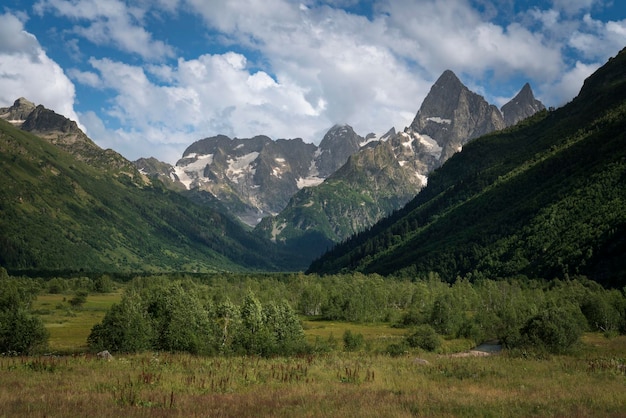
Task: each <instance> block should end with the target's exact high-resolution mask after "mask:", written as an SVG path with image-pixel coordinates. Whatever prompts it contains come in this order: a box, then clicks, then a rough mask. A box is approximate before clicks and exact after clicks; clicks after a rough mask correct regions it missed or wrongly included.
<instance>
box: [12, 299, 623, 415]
mask: <svg viewBox="0 0 626 418" xmlns="http://www.w3.org/2000/svg"><path fill="white" fill-rule="evenodd" d="M120 297H121V292H119V291H116V292H114V293H108V294H93V295H89V296H88V297H87V300H86V302H85V303H84V305H83V306H82V307H80V308H72V307H71V306H70V304H69V303H68V301H67V299H69V297H68V296H67V295H65V296H64V295H62V294H46V295H40V296H39V297H38V298H37V300H36V302H35V303H34V311H35V313H36V314H37V315H39V316H40V317H41V318H42V320H43V321H44V323H45V325H46V328H47V329H48V330H49V332H50V343H49V345H50V352H51V353H55V354H58V355H48V356H33V357H0V405H2V407H1V408H0V417H36V416H42V417H43V416H46V417H66V416H72V417H76V416H97V417H119V416H125V417H144V416H150V417H160V416H163V417H165V416H167V417H169V416H180V417H196V416H198V417H200V416H202V417H209V416H210V417H231V416H232V417H242V416H255V417H259V416H278V417H281V416H282V417H291V416H298V417H300V416H303V417H331V416H337V417H381V416H382V417H409V416H451V417H452V416H477V417H478V416H480V417H490V416H492V417H506V416H511V417H512V416H515V417H519V416H562V417H587V416H602V417H611V416H612V417H621V416H626V367H625V366H624V364H625V363H626V336H617V337H614V338H606V337H604V336H603V335H601V334H598V333H587V334H585V335H584V336H583V338H582V340H581V342H580V344H578V345H577V346H576V347H575V349H574V350H572V351H571V352H570V353H568V354H567V355H550V356H526V355H525V353H524V352H507V351H503V352H500V353H499V354H497V355H491V356H468V357H455V356H451V355H450V353H452V352H455V351H465V350H467V349H468V348H470V347H469V345H468V344H469V342H468V341H465V340H447V341H445V343H444V345H443V347H442V348H441V349H439V350H438V351H437V352H435V353H428V352H423V351H419V350H415V351H411V352H407V353H405V354H403V355H400V356H398V357H391V356H389V355H385V354H381V353H382V347H385V346H387V345H388V344H389V343H391V342H394V341H396V340H400V339H401V338H402V336H403V335H404V334H405V333H406V330H404V329H398V328H393V327H391V326H390V324H387V323H378V324H355V323H347V322H340V321H336V322H331V321H321V320H318V319H316V318H304V320H303V325H304V329H305V333H306V336H307V339H308V341H309V342H310V343H314V342H315V341H324V342H326V343H328V342H329V341H333V340H334V347H332V349H331V350H330V351H327V352H326V353H319V354H311V355H303V356H298V357H291V358H283V357H277V358H259V357H237V356H233V357H203V356H192V355H188V354H171V353H158V352H145V353H141V354H132V355H122V354H120V355H116V356H115V359H114V360H112V361H105V360H101V359H99V358H97V357H96V356H95V355H93V354H89V353H86V337H87V335H88V334H89V331H90V329H91V327H92V326H93V325H94V324H95V323H97V322H99V321H100V320H101V319H102V318H103V316H104V314H105V312H106V310H107V309H108V308H109V307H110V306H111V305H112V304H113V303H115V302H117V301H119V300H120ZM348 329H349V330H351V332H353V333H358V334H361V335H363V338H364V344H363V346H362V347H361V348H360V349H359V350H358V351H354V352H346V351H344V350H343V348H342V335H343V333H344V332H345V331H346V330H348ZM331 335H332V337H331Z"/></svg>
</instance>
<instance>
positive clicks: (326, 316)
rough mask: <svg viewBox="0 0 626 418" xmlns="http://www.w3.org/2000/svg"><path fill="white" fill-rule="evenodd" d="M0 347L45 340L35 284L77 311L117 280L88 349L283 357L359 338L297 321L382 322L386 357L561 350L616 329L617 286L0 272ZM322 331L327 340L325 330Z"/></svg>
mask: <svg viewBox="0 0 626 418" xmlns="http://www.w3.org/2000/svg"><path fill="white" fill-rule="evenodd" d="M1 281H2V283H1V284H2V286H1V287H0V308H1V313H0V314H1V315H2V321H0V324H2V329H1V331H0V352H3V353H10V352H15V353H24V354H27V353H37V352H44V351H45V350H46V338H47V335H46V330H45V328H44V326H43V324H42V323H41V321H40V320H38V317H37V315H36V314H35V313H33V312H32V309H31V306H32V301H33V300H34V299H35V298H36V297H37V295H39V294H44V293H64V294H67V295H68V298H69V300H68V303H69V304H70V305H71V306H73V307H74V308H76V309H80V305H81V304H82V303H84V300H85V299H86V298H89V297H90V296H89V295H93V294H97V293H102V292H110V291H112V289H113V288H114V287H120V288H121V289H123V293H122V296H121V300H120V301H119V303H116V304H114V305H113V306H112V307H111V308H110V309H109V310H108V312H107V313H106V315H105V316H104V318H103V319H102V321H101V322H99V323H98V324H96V325H95V326H94V327H93V328H92V330H91V333H90V335H89V338H88V345H89V349H90V350H92V351H93V352H96V351H101V350H109V351H111V352H124V353H128V352H143V351H146V350H163V351H172V352H188V353H192V354H204V355H220V356H222V355H259V356H273V355H293V354H304V353H322V352H325V351H328V350H333V349H337V347H338V340H339V339H340V338H342V337H343V347H344V348H345V349H350V348H351V347H352V348H355V347H357V348H358V347H360V344H361V343H359V338H362V337H359V336H358V334H357V335H350V334H348V335H343V336H342V335H337V336H334V338H335V340H334V341H328V340H323V339H316V340H315V341H307V340H306V339H305V337H304V330H303V326H302V321H303V320H305V319H306V320H312V321H341V322H345V323H357V324H368V323H372V324H375V323H387V324H389V325H391V326H392V327H394V328H398V329H402V330H404V331H403V335H404V338H403V339H402V340H400V341H394V342H393V343H391V344H389V345H387V346H384V347H378V348H377V350H378V351H379V352H380V353H386V354H390V355H397V354H401V353H404V352H407V351H409V350H413V349H425V350H428V351H433V350H437V349H438V348H439V347H440V346H441V343H442V342H443V341H445V340H454V339H463V340H466V341H468V342H470V344H471V345H472V346H474V345H478V344H480V343H482V342H485V341H491V340H498V341H500V343H501V344H503V346H504V347H506V348H508V349H511V350H523V351H528V352H533V353H561V352H566V351H567V350H569V349H571V348H572V347H574V346H575V345H576V343H577V342H578V340H579V338H580V336H581V335H582V333H583V332H599V333H602V334H604V335H605V336H606V337H608V338H611V337H614V336H617V335H619V334H620V333H626V295H625V293H624V291H625V289H622V290H618V289H605V288H603V287H602V286H600V285H598V284H597V283H596V282H594V281H591V280H588V279H586V278H584V277H577V278H572V279H569V280H564V281H561V280H553V281H540V280H521V279H510V280H488V279H479V280H473V281H470V280H468V279H467V278H458V279H457V280H456V281H455V282H454V283H452V284H450V283H447V282H445V281H443V280H441V278H440V277H439V276H438V275H437V274H436V273H431V274H428V275H427V276H424V277H419V278H417V277H416V278H414V279H411V280H409V279H406V278H403V279H401V278H384V277H382V276H378V275H369V276H365V275H362V274H358V273H357V274H354V275H330V276H324V277H319V276H315V275H311V276H305V275H302V274H265V275H252V274H235V273H231V274H211V275H206V274H205V275H195V276H189V275H174V276H168V275H158V276H138V277H135V278H132V279H130V281H128V282H116V281H113V280H112V279H111V277H110V276H108V275H104V276H99V277H96V278H95V279H91V278H87V277H82V278H74V279H64V278H52V279H41V278H39V279H33V278H27V277H14V276H9V275H8V274H7V273H6V271H4V270H2V278H1ZM331 340H332V339H331Z"/></svg>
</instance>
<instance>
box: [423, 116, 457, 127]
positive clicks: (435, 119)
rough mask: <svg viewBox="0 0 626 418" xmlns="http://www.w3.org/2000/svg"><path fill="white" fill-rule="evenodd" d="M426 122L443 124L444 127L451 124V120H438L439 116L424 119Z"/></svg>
mask: <svg viewBox="0 0 626 418" xmlns="http://www.w3.org/2000/svg"><path fill="white" fill-rule="evenodd" d="M426 120H429V121H431V122H435V123H444V124H446V125H450V124H451V123H452V119H444V118H440V117H439V116H431V117H429V118H426Z"/></svg>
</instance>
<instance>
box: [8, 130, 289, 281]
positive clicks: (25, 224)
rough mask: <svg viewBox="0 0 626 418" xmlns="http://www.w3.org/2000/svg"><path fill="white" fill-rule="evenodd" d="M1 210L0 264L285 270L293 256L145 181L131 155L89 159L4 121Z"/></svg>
mask: <svg viewBox="0 0 626 418" xmlns="http://www.w3.org/2000/svg"><path fill="white" fill-rule="evenodd" d="M101 152H102V153H103V154H106V153H107V151H104V150H101ZM120 158H121V157H120ZM90 161H91V160H90ZM128 167H130V168H128ZM0 214H1V216H0V265H1V266H3V267H5V268H6V269H7V270H9V271H12V272H20V271H22V272H26V271H31V272H37V273H38V274H42V273H43V272H50V271H57V272H58V271H79V270H81V271H92V272H93V271H95V272H120V271H121V272H131V271H220V270H235V271H237V270H258V269H260V270H277V269H281V270H285V269H287V270H289V269H293V268H294V267H293V265H294V263H296V264H297V260H295V258H294V257H287V256H284V255H283V254H279V253H278V252H277V251H276V250H275V249H274V246H273V245H272V244H271V243H269V242H267V241H265V240H262V239H260V238H258V237H255V236H253V235H252V234H250V233H248V232H246V231H244V230H243V228H242V227H241V226H240V225H239V224H238V223H236V222H234V221H232V220H231V219H229V218H227V217H225V216H223V215H220V214H218V213H217V212H215V211H212V210H209V209H207V208H206V207H200V206H198V205H196V204H194V203H193V202H191V201H190V200H189V199H186V198H185V197H183V196H181V195H179V194H177V193H175V192H170V191H168V190H165V189H164V188H163V187H159V185H158V184H157V185H153V184H152V183H151V182H150V181H148V179H147V178H145V177H144V176H142V175H141V174H140V173H139V172H138V171H137V170H135V169H134V168H132V165H130V163H128V164H125V165H121V166H120V165H107V164H100V165H95V166H94V165H92V164H91V163H90V162H89V161H82V160H81V159H79V158H77V157H76V156H74V155H72V154H70V153H68V152H66V151H65V150H64V149H62V148H61V147H59V146H56V145H53V144H52V143H50V142H49V141H47V140H45V139H42V138H40V137H38V136H35V135H33V134H31V133H28V132H24V131H23V130H20V129H17V128H16V127H14V126H11V124H9V123H8V122H6V121H4V120H0Z"/></svg>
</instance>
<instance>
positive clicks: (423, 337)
mask: <svg viewBox="0 0 626 418" xmlns="http://www.w3.org/2000/svg"><path fill="white" fill-rule="evenodd" d="M406 342H407V344H408V345H409V346H410V347H413V348H421V349H423V350H426V351H435V350H436V349H438V348H439V347H441V337H440V336H439V334H437V332H436V331H435V330H434V329H433V327H431V326H430V325H427V324H423V325H420V326H418V327H416V328H415V330H414V331H413V332H412V333H411V334H410V335H408V336H407V337H406Z"/></svg>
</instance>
